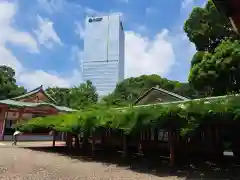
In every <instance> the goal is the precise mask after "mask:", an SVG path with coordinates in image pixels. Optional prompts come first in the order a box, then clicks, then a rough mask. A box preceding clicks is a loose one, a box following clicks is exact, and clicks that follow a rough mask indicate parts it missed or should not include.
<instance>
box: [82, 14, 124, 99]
mask: <svg viewBox="0 0 240 180" xmlns="http://www.w3.org/2000/svg"><path fill="white" fill-rule="evenodd" d="M124 45H125V38H124V30H123V26H122V22H121V20H120V15H110V16H102V17H87V18H86V22H85V36H84V58H83V64H82V71H83V80H84V81H87V80H90V81H92V83H93V85H95V86H96V89H97V92H98V94H99V96H100V97H101V96H105V95H108V94H109V93H111V92H112V91H113V90H114V89H115V87H116V84H117V83H118V82H119V81H122V80H123V79H124Z"/></svg>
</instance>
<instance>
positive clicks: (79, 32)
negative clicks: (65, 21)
mask: <svg viewBox="0 0 240 180" xmlns="http://www.w3.org/2000/svg"><path fill="white" fill-rule="evenodd" d="M75 25H76V28H75V33H76V34H77V35H78V36H79V37H80V39H83V38H84V35H85V31H84V27H83V25H82V23H80V22H75Z"/></svg>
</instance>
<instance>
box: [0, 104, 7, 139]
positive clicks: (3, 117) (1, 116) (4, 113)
mask: <svg viewBox="0 0 240 180" xmlns="http://www.w3.org/2000/svg"><path fill="white" fill-rule="evenodd" d="M7 117H8V108H2V111H1V114H0V120H2V121H3V124H2V131H1V135H2V140H4V134H5V126H6V120H7Z"/></svg>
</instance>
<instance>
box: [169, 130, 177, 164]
mask: <svg viewBox="0 0 240 180" xmlns="http://www.w3.org/2000/svg"><path fill="white" fill-rule="evenodd" d="M168 143H169V150H170V166H171V167H173V166H174V163H175V156H174V155H175V154H174V138H173V130H172V128H169V130H168Z"/></svg>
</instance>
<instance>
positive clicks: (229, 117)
mask: <svg viewBox="0 0 240 180" xmlns="http://www.w3.org/2000/svg"><path fill="white" fill-rule="evenodd" d="M239 100H240V99H239V97H238V96H227V97H225V98H223V99H215V100H212V101H209V100H208V101H206V100H204V99H203V100H195V101H189V102H184V103H169V104H165V105H161V104H158V105H150V106H143V107H127V108H122V109H119V108H118V109H113V108H110V109H109V108H105V109H104V108H102V109H96V110H87V111H86V110H85V111H79V112H75V113H71V114H61V115H57V116H48V117H45V118H41V117H39V118H35V119H32V120H29V121H28V122H26V123H24V124H19V125H18V128H20V130H21V131H23V132H32V131H35V130H37V129H44V128H45V129H49V130H56V131H60V132H71V133H75V134H78V133H80V132H82V131H89V130H91V129H93V128H95V129H96V130H97V129H101V128H111V129H113V130H122V131H123V132H124V133H126V134H129V133H139V132H142V131H144V130H149V129H150V128H159V129H163V128H169V127H172V128H176V129H179V130H181V133H182V135H186V134H189V133H191V132H194V131H195V130H197V129H198V128H199V127H200V126H202V125H209V124H213V123H216V124H219V125H220V124H221V123H222V122H225V123H226V121H227V123H229V124H231V123H233V122H239V120H240V114H239V108H240V107H239Z"/></svg>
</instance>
